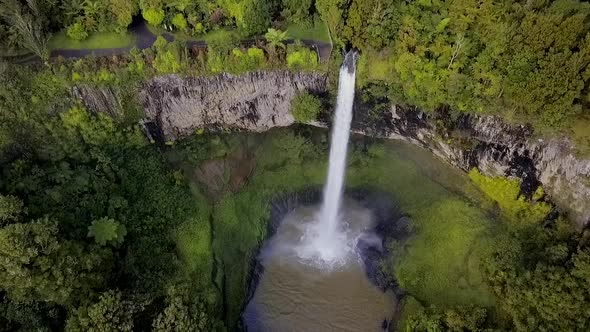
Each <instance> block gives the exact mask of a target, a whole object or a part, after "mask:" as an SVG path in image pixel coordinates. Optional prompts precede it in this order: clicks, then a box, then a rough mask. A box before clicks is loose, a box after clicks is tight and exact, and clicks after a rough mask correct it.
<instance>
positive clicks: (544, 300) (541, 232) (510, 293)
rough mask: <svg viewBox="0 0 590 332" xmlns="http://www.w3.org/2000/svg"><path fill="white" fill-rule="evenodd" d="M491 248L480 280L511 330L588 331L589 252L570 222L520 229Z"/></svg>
mask: <svg viewBox="0 0 590 332" xmlns="http://www.w3.org/2000/svg"><path fill="white" fill-rule="evenodd" d="M494 248H495V250H494V253H493V255H491V256H490V257H489V258H488V259H486V260H485V261H484V267H485V269H484V271H485V276H486V279H487V283H488V284H489V286H490V289H491V290H492V291H493V292H494V293H495V294H496V296H497V299H498V303H499V305H500V306H501V308H502V309H503V310H504V312H506V313H507V314H508V315H509V317H510V318H511V319H512V323H513V324H514V329H515V330H516V331H576V330H581V331H583V330H587V329H588V327H590V315H588V308H589V306H590V298H589V297H588V294H589V292H590V283H589V281H590V247H588V243H587V240H584V239H583V238H580V236H579V234H578V233H577V232H576V231H575V230H574V229H573V228H572V226H571V225H570V224H569V222H567V221H565V220H562V219H558V220H557V221H555V223H554V224H553V225H551V226H550V227H548V228H541V227H530V228H528V229H524V230H519V231H518V232H516V233H515V234H514V235H513V236H510V237H508V238H504V239H502V240H500V241H499V243H496V244H495V246H494Z"/></svg>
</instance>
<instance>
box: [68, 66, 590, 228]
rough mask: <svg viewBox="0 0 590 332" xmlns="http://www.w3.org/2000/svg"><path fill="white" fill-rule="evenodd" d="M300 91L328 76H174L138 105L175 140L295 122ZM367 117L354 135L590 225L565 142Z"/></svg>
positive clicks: (111, 96) (514, 128) (578, 167)
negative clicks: (417, 149)
mask: <svg viewBox="0 0 590 332" xmlns="http://www.w3.org/2000/svg"><path fill="white" fill-rule="evenodd" d="M301 90H310V91H312V92H315V93H322V92H326V91H327V75H326V74H324V73H292V72H286V71H276V72H257V73H249V74H244V75H240V76H233V75H228V74H221V75H217V76H211V77H197V78H182V77H179V76H175V75H169V76H162V77H158V78H155V79H152V80H150V81H148V82H146V83H145V84H144V85H143V87H142V89H141V91H140V93H139V101H140V103H141V104H142V105H143V107H144V108H145V112H146V119H145V120H144V121H143V123H144V124H146V127H145V128H147V129H148V131H150V132H152V134H154V135H152V137H153V136H159V137H160V136H161V138H162V139H164V140H168V141H170V140H176V139H178V138H181V137H184V136H188V135H190V134H192V133H193V132H194V131H195V130H196V129H198V128H209V129H210V128H216V127H218V128H234V129H243V130H249V131H265V130H268V129H270V128H273V127H282V126H289V125H291V124H293V123H294V119H293V117H292V115H291V113H290V104H291V100H292V98H293V97H294V96H295V95H296V94H297V93H298V92H299V91H301ZM74 94H75V95H77V96H79V97H80V98H82V99H83V100H84V102H85V103H86V106H87V107H88V108H89V109H91V110H93V111H95V112H98V111H104V112H108V113H109V114H113V113H114V112H116V110H117V105H119V104H120V103H121V101H118V100H116V96H117V94H115V93H114V92H113V91H111V90H109V89H91V88H83V87H80V88H77V89H75V91H74ZM358 104H361V103H360V102H359V103H357V105H358ZM355 107H356V105H355ZM368 113H371V112H367V109H366V108H365V109H363V108H362V107H360V106H359V107H357V109H355V117H354V118H355V119H354V123H353V130H355V131H356V132H359V133H362V134H366V135H371V136H376V137H383V138H389V139H401V140H405V141H408V142H411V143H413V144H416V145H419V146H421V147H423V148H425V149H428V150H430V151H432V153H434V154H435V155H437V156H438V157H440V158H441V159H443V160H445V161H447V162H449V163H451V164H452V165H455V166H456V167H458V168H460V169H462V170H464V171H469V170H470V169H471V168H473V167H478V168H479V169H480V170H481V171H482V173H483V174H485V175H489V176H498V175H502V176H515V177H518V178H520V179H522V183H523V185H522V191H523V193H524V194H525V195H527V194H531V193H532V191H534V190H535V189H536V187H537V186H538V185H539V184H540V183H542V185H543V187H544V189H545V191H546V193H547V194H548V195H549V198H550V200H551V201H553V202H555V203H556V204H557V205H558V206H559V207H560V208H562V209H563V210H565V211H568V212H569V213H570V216H571V218H572V219H573V220H575V221H576V222H578V224H579V225H584V224H585V223H587V222H588V221H589V220H590V160H588V159H582V158H579V157H576V155H575V154H574V153H573V152H572V144H571V142H570V141H569V140H568V139H567V138H557V137H555V138H545V139H538V138H534V137H533V132H532V129H531V128H530V127H529V126H518V125H510V124H508V123H506V122H504V121H502V120H501V119H499V118H497V117H493V116H473V115H464V116H460V117H459V118H458V119H451V118H450V117H447V118H442V119H441V118H440V114H430V113H429V114H426V113H424V112H421V111H420V110H419V109H416V108H404V107H400V106H395V105H394V106H392V107H391V109H390V110H388V111H386V112H381V113H380V114H379V117H378V118H374V115H371V116H372V117H373V118H370V119H369V115H367V114H368ZM313 125H316V126H326V124H324V123H313ZM154 131H157V133H154Z"/></svg>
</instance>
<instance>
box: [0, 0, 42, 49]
mask: <svg viewBox="0 0 590 332" xmlns="http://www.w3.org/2000/svg"><path fill="white" fill-rule="evenodd" d="M27 5H28V12H25V9H24V8H23V7H22V6H21V5H20V4H19V2H18V1H16V0H3V2H2V3H1V6H0V16H1V17H2V18H3V19H4V20H6V22H8V23H9V24H10V25H11V26H12V27H13V28H14V30H15V31H16V33H17V34H18V36H19V37H20V38H19V43H20V45H21V46H22V47H24V48H26V49H27V50H29V51H31V52H33V53H34V54H35V55H37V56H38V57H39V58H41V59H42V60H43V61H47V60H48V59H49V49H48V47H47V41H48V39H49V37H48V35H47V34H46V32H45V31H44V29H43V25H42V23H41V20H42V17H41V13H40V12H39V7H38V6H37V2H36V0H28V1H27Z"/></svg>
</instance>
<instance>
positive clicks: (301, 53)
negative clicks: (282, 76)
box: [287, 44, 318, 70]
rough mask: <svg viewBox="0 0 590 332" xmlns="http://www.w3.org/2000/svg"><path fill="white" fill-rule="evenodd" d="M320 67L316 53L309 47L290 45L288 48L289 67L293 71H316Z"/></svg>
mask: <svg viewBox="0 0 590 332" xmlns="http://www.w3.org/2000/svg"><path fill="white" fill-rule="evenodd" d="M317 66H318V57H317V55H316V53H315V52H314V51H312V50H310V49H308V48H307V47H304V46H301V45H300V44H299V45H289V47H287V67H289V69H291V70H314V69H316V68H317Z"/></svg>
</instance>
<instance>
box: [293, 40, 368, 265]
mask: <svg viewBox="0 0 590 332" xmlns="http://www.w3.org/2000/svg"><path fill="white" fill-rule="evenodd" d="M357 58H358V53H357V52H356V51H350V52H348V53H347V54H346V56H345V58H344V63H343V65H342V67H341V68H340V76H339V82H338V97H337V101H336V114H335V117H334V122H333V126H332V138H331V145H330V159H329V167H328V179H327V182H326V185H325V187H324V196H323V204H322V207H321V210H320V212H319V213H318V214H317V216H316V222H315V223H313V224H311V225H310V226H309V227H308V228H307V229H306V231H305V233H304V235H303V238H302V243H301V245H300V246H299V256H300V258H301V259H303V260H304V261H307V262H311V263H312V264H314V265H318V266H322V267H324V268H326V269H332V268H338V267H340V266H342V265H344V264H345V263H346V262H345V258H346V256H347V255H348V254H349V252H350V251H351V250H353V249H354V245H355V243H354V242H353V241H351V240H354V239H351V238H350V236H347V234H346V230H344V229H343V227H345V226H346V225H344V224H343V223H341V222H340V221H341V218H340V217H341V216H340V207H341V201H342V192H343V187H344V176H345V172H346V154H347V151H348V139H349V136H350V123H351V121H352V106H353V101H354V85H355V71H356V60H357Z"/></svg>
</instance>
